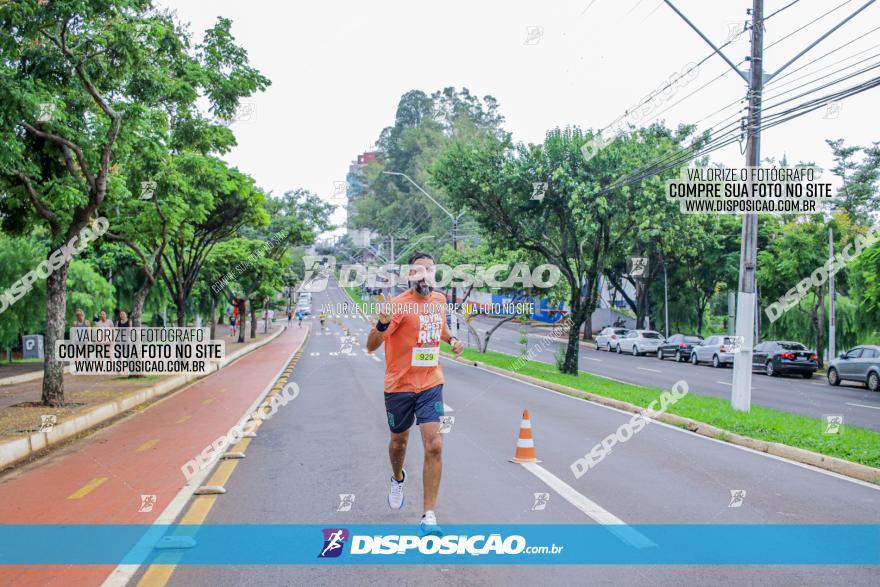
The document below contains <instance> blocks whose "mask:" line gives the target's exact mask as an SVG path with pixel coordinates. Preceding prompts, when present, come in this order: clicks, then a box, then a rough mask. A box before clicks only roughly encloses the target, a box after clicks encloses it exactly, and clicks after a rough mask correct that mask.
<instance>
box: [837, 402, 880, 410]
mask: <svg viewBox="0 0 880 587" xmlns="http://www.w3.org/2000/svg"><path fill="white" fill-rule="evenodd" d="M844 403H846V405H848V406H858V407H860V408H871V409H872V410H880V407H878V406H866V405H865V404H851V403H849V402H844Z"/></svg>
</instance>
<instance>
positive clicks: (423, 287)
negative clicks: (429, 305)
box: [410, 280, 434, 296]
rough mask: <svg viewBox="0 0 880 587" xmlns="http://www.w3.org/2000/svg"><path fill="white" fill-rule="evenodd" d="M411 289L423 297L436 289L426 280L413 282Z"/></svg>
mask: <svg viewBox="0 0 880 587" xmlns="http://www.w3.org/2000/svg"><path fill="white" fill-rule="evenodd" d="M410 287H412V288H413V289H415V290H416V293H417V294H419V295H421V296H426V295H428V294H430V293H431V292H432V291H434V288H433V287H431V286H430V285H428V283H427V282H426V281H424V280H421V281H411V282H410Z"/></svg>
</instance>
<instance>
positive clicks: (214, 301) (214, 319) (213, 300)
mask: <svg viewBox="0 0 880 587" xmlns="http://www.w3.org/2000/svg"><path fill="white" fill-rule="evenodd" d="M216 331H217V298H215V297H214V296H211V340H214V339H215V338H217V337H216V336H215V333H216Z"/></svg>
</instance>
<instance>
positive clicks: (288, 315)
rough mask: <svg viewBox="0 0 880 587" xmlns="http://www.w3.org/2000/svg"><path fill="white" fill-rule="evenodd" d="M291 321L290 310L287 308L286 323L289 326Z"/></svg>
mask: <svg viewBox="0 0 880 587" xmlns="http://www.w3.org/2000/svg"><path fill="white" fill-rule="evenodd" d="M292 320H293V312H292V311H291V310H290V308H287V323H288V324H290V322H291V321H292Z"/></svg>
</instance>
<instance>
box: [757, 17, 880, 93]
mask: <svg viewBox="0 0 880 587" xmlns="http://www.w3.org/2000/svg"><path fill="white" fill-rule="evenodd" d="M878 30H880V26H878V27H874V28H873V29H871V30H870V31H868V32H866V33H863V34H861V35H859V36H858V37H856V38H855V39H852V40H851V41H847V42H846V43H844V44H843V45H840V46H839V47H836V48H835V49H832V50H831V51H828V52H827V53H825V54H823V55H821V56H819V57H816V58H815V59H813V60H812V61H808V62H807V63H804V64H803V65H801V66H799V67H795V68H794V69H792V70H791V71H789V72H788V73H786V74H783V75H780V76H779V77H774V78H773V79H772V80H770V81H769V82H767V85H768V86H769V85H771V84H773V83H775V82H777V81H779V80H781V79H783V78H786V77H788V76H790V75H791V74H793V73H796V72H798V71H800V70H802V69H803V68H805V67H809V66H810V65H812V64H814V63H817V62H819V61H821V60H822V59H825V58H826V57H828V56H829V55H831V54H833V53H837V52H838V51H840V50H841V49H843V48H844V47H849V46H850V45H852V44H853V43H855V42H856V41H860V40H861V39H864V38H865V37H867V36H868V35H870V34H871V33H875V32H877V31H878ZM878 46H880V45H874V47H878ZM874 47H870V48H869V49H866V50H865V51H868V50H870V49H873V48H874ZM860 53H864V51H860V52H859V53H855V54H853V55H851V56H850V57H854V56H855V55H859V54H860ZM845 59H848V57H847V58H845Z"/></svg>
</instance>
